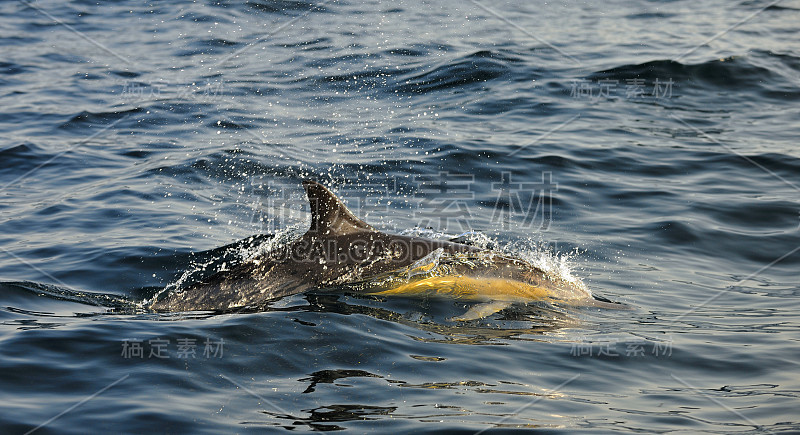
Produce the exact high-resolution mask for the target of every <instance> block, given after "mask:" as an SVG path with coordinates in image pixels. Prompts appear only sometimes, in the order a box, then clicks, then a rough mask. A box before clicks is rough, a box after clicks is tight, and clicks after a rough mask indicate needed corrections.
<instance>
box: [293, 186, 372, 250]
mask: <svg viewBox="0 0 800 435" xmlns="http://www.w3.org/2000/svg"><path fill="white" fill-rule="evenodd" d="M303 187H304V188H305V189H306V194H307V195H308V202H309V204H310V205H311V228H309V230H308V233H307V234H309V235H312V236H324V235H328V236H329V235H343V234H351V233H355V232H358V231H376V230H375V228H372V227H371V226H369V225H368V224H367V223H366V222H364V221H362V220H361V219H359V218H357V217H356V216H355V215H354V214H353V213H352V212H351V211H350V210H348V209H347V206H345V205H344V203H342V201H341V200H340V199H339V198H337V197H336V195H334V194H333V192H331V191H330V190H328V188H327V187H325V186H323V185H322V184H319V183H317V182H316V181H312V180H303Z"/></svg>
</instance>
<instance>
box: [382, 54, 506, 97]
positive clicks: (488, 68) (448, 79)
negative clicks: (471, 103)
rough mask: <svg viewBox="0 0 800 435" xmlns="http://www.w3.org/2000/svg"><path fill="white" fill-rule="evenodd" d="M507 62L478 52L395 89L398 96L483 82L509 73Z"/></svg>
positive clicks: (492, 55)
mask: <svg viewBox="0 0 800 435" xmlns="http://www.w3.org/2000/svg"><path fill="white" fill-rule="evenodd" d="M509 60H510V59H508V58H506V57H503V56H500V55H498V54H495V53H493V52H489V51H479V52H477V53H473V54H471V55H469V56H466V57H464V58H461V59H458V60H456V61H454V62H451V63H449V64H447V65H443V66H440V67H438V68H435V69H434V70H432V71H429V72H426V73H423V74H419V75H416V76H414V77H410V78H408V79H407V80H405V81H404V82H403V83H402V84H400V85H399V86H397V87H396V88H395V90H396V91H397V92H401V93H412V94H422V93H426V92H430V91H436V90H444V89H450V88H455V87H460V86H464V85H468V84H473V83H483V82H488V81H490V80H494V79H496V78H499V77H502V76H503V75H505V74H506V73H507V72H508V71H509V66H508V65H507V62H509Z"/></svg>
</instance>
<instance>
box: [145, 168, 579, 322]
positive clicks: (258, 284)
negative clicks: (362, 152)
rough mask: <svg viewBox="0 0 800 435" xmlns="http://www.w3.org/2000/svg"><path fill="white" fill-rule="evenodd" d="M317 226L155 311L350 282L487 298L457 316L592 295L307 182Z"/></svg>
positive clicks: (363, 287)
mask: <svg viewBox="0 0 800 435" xmlns="http://www.w3.org/2000/svg"><path fill="white" fill-rule="evenodd" d="M303 187H304V188H305V190H306V194H307V195H308V200H309V202H310V205H311V226H310V228H309V230H308V231H307V232H306V233H305V234H304V235H303V236H302V237H300V238H299V239H297V240H296V241H294V242H293V243H289V244H287V245H285V246H282V247H279V248H275V249H273V250H272V251H270V252H268V253H267V254H264V255H262V256H260V257H257V258H255V259H253V260H250V261H248V262H246V263H243V264H240V265H238V266H236V267H235V268H233V269H231V270H228V271H223V272H219V273H217V274H215V275H212V276H211V277H209V278H208V279H206V280H204V281H202V282H198V283H195V284H193V285H191V286H189V287H187V288H185V289H183V290H178V291H174V292H172V293H170V294H168V295H166V296H165V297H163V298H162V299H160V300H157V301H156V302H154V303H153V304H152V305H151V307H150V308H152V309H153V310H156V311H195V310H230V309H235V308H240V307H257V306H259V305H263V304H264V303H266V302H268V301H270V300H274V299H277V298H280V297H283V296H287V295H291V294H296V293H301V292H305V291H307V290H311V289H323V288H331V287H349V288H351V289H352V290H354V291H359V292H362V293H370V294H382V295H420V294H434V295H435V294H440V295H442V294H444V295H448V296H450V297H454V298H462V299H467V300H475V301H481V302H484V303H483V304H480V305H477V306H475V307H473V309H471V310H470V311H468V312H467V313H466V314H465V315H464V316H462V317H460V318H459V319H458V320H468V319H475V318H480V317H484V316H486V315H489V314H491V313H493V312H496V311H499V310H501V309H503V308H505V307H507V306H509V305H510V304H511V303H512V302H527V301H532V300H538V299H559V300H583V299H591V293H589V292H588V291H587V290H586V289H585V287H583V286H582V284H581V283H577V284H578V285H576V283H574V282H567V281H565V280H563V279H559V278H557V277H551V276H548V275H547V274H546V273H544V272H543V271H542V270H540V269H538V268H536V267H534V266H533V265H531V264H530V263H528V262H526V261H524V260H522V259H518V258H513V257H509V256H507V255H504V254H501V253H498V252H495V251H490V250H485V249H479V248H476V247H474V246H469V245H465V244H460V243H454V242H449V241H442V240H432V239H427V238H422V237H411V236H401V235H393V234H387V233H383V232H380V231H377V230H376V229H375V228H373V227H371V226H370V225H368V224H367V223H365V222H363V221H362V220H360V219H358V218H357V217H356V216H355V215H353V213H352V212H350V210H348V209H347V207H346V206H345V205H344V204H343V203H342V202H341V201H340V200H339V198H337V197H336V196H335V195H334V194H333V193H332V192H331V191H330V190H328V189H327V188H326V187H325V186H323V185H322V184H319V183H317V182H315V181H311V180H305V181H303Z"/></svg>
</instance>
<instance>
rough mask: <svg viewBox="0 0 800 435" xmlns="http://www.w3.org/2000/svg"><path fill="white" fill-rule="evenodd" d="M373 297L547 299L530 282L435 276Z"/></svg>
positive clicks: (544, 292) (545, 294)
mask: <svg viewBox="0 0 800 435" xmlns="http://www.w3.org/2000/svg"><path fill="white" fill-rule="evenodd" d="M370 294H373V295H384V296H425V295H431V296H433V295H441V296H449V297H452V298H456V299H467V300H480V301H486V300H492V301H504V302H523V301H536V300H542V299H547V298H548V297H549V296H550V293H549V292H548V291H547V289H544V288H542V287H537V286H534V285H531V284H528V283H524V282H520V281H516V280H511V279H505V278H490V277H480V278H476V277H468V276H432V277H429V278H424V279H421V280H418V281H412V282H406V283H403V284H400V285H398V286H396V287H393V288H390V289H387V290H382V291H378V292H370Z"/></svg>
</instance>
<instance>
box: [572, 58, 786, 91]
mask: <svg viewBox="0 0 800 435" xmlns="http://www.w3.org/2000/svg"><path fill="white" fill-rule="evenodd" d="M587 79H588V80H592V81H598V80H617V81H619V82H620V83H622V84H624V83H626V81H627V80H633V79H641V80H644V81H645V82H646V83H648V84H650V83H654V82H655V81H656V80H658V81H659V82H661V83H667V82H669V81H672V83H673V85H672V86H673V87H674V88H675V89H692V88H698V89H708V87H714V88H723V89H735V90H737V91H738V92H742V91H744V90H748V89H751V90H761V89H764V87H765V85H764V83H774V82H776V81H780V82H782V81H783V79H782V78H781V77H780V76H779V75H777V74H775V73H774V72H773V71H771V70H769V69H767V68H764V67H761V66H757V65H755V64H753V63H751V62H749V61H748V59H747V57H744V56H731V57H727V58H724V59H714V60H710V61H707V62H703V63H699V64H683V63H680V62H676V61H674V60H654V61H650V62H645V63H641V64H632V65H622V66H618V67H615V68H611V69H607V70H603V71H598V72H595V73H592V74H590V75H589V76H588V77H587Z"/></svg>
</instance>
